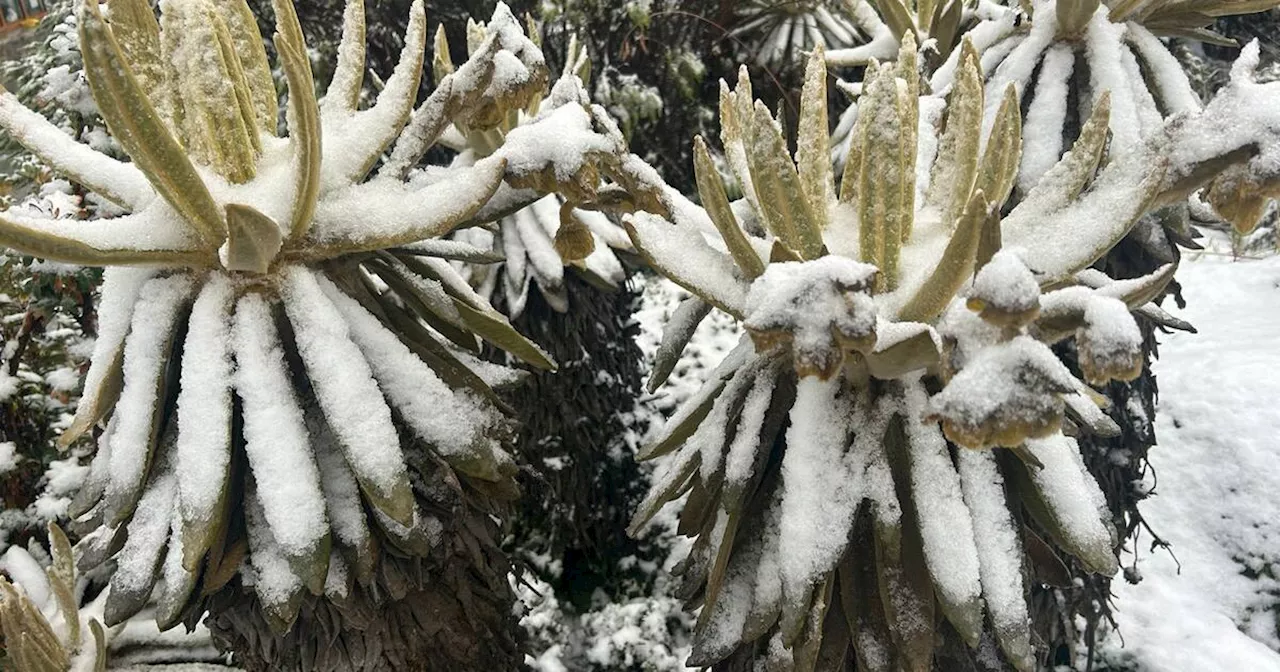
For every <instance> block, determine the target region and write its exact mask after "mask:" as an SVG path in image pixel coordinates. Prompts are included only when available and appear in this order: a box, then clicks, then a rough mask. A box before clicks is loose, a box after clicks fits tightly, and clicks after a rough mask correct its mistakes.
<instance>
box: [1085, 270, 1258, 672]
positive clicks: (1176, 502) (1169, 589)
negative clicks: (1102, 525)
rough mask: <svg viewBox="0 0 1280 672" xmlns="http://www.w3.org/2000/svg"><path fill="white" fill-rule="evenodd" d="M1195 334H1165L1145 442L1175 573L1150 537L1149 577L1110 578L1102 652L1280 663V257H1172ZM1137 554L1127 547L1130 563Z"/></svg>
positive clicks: (1157, 659) (1151, 660) (1182, 667)
mask: <svg viewBox="0 0 1280 672" xmlns="http://www.w3.org/2000/svg"><path fill="white" fill-rule="evenodd" d="M1178 280H1179V281H1180V282H1181V283H1182V284H1183V292H1184V294H1185V296H1186V299H1187V303H1188V305H1187V308H1186V310H1184V311H1180V312H1179V317H1182V318H1184V319H1187V320H1190V321H1191V322H1193V323H1194V324H1195V325H1196V327H1197V328H1198V329H1199V330H1200V333H1199V334H1183V333H1178V334H1174V335H1171V336H1164V337H1163V338H1162V339H1161V340H1162V341H1163V343H1162V344H1161V347H1160V359H1159V361H1158V362H1157V363H1156V364H1155V371H1156V374H1157V376H1158V380H1159V384H1160V407H1159V412H1158V415H1157V436H1158V437H1159V439H1160V445H1159V446H1157V447H1156V448H1154V449H1153V450H1152V451H1151V463H1152V465H1153V466H1154V468H1155V472H1156V476H1157V488H1156V496H1154V497H1152V498H1150V499H1148V500H1147V501H1146V502H1145V503H1143V505H1142V511H1143V513H1144V515H1145V516H1146V518H1147V520H1148V521H1149V522H1150V523H1151V525H1152V527H1153V528H1154V529H1155V530H1156V531H1157V533H1159V534H1160V535H1161V536H1162V537H1163V538H1164V539H1166V540H1167V541H1169V542H1170V543H1172V544H1173V552H1174V553H1175V554H1176V555H1177V558H1178V560H1179V561H1181V563H1182V571H1181V573H1180V574H1179V572H1178V566H1177V564H1176V563H1175V562H1174V560H1173V558H1172V557H1170V556H1169V554H1168V553H1166V552H1165V551H1163V550H1160V549H1157V550H1155V551H1154V552H1152V551H1150V550H1149V549H1150V544H1149V543H1147V542H1149V541H1150V538H1149V537H1145V536H1144V538H1143V540H1142V541H1140V542H1139V544H1138V546H1137V549H1136V552H1137V561H1138V569H1139V570H1140V571H1141V573H1142V575H1143V580H1142V582H1141V583H1139V584H1138V585H1136V586H1135V585H1129V584H1127V583H1126V582H1124V581H1117V582H1116V583H1115V584H1114V589H1115V592H1116V600H1115V606H1116V609H1115V611H1116V619H1117V621H1118V623H1119V626H1120V635H1122V636H1123V644H1124V648H1123V649H1121V648H1120V637H1118V636H1116V635H1114V634H1113V635H1112V636H1111V637H1110V638H1109V639H1108V640H1107V641H1106V643H1105V645H1104V647H1103V655H1104V656H1105V659H1106V660H1108V661H1110V662H1112V663H1113V664H1117V665H1123V666H1125V667H1126V668H1130V667H1136V668H1137V669H1139V670H1141V671H1142V672H1184V671H1186V670H1196V671H1197V672H1216V671H1222V672H1235V671H1237V670H1251V671H1254V672H1265V671H1275V670H1280V634H1278V633H1277V627H1276V625H1277V624H1276V613H1277V603H1280V582H1277V580H1276V579H1275V578H1260V579H1250V578H1248V576H1246V570H1248V572H1247V573H1248V575H1251V576H1256V575H1257V573H1261V574H1262V575H1263V576H1264V577H1265V576H1266V575H1267V574H1272V572H1274V570H1275V568H1276V563H1277V562H1278V561H1280V497H1277V496H1276V493H1277V491H1280V459H1277V458H1280V441H1277V439H1278V438H1280V408H1277V407H1276V405H1275V403H1274V400H1275V399H1276V398H1277V397H1278V396H1280V378H1277V377H1275V376H1274V375H1272V374H1273V371H1274V369H1275V367H1276V365H1277V364H1280V351H1277V349H1276V342H1277V340H1276V339H1277V334H1280V258H1277V257H1271V258H1268V259H1264V260H1239V261H1234V262H1233V261H1232V260H1231V259H1230V258H1229V257H1224V256H1217V255H1204V256H1203V257H1201V258H1199V259H1196V260H1194V261H1191V262H1190V263H1184V264H1183V267H1182V268H1181V269H1179V271H1178ZM1133 560H1134V558H1133V557H1132V556H1129V557H1127V558H1125V564H1126V565H1129V564H1132V562H1133Z"/></svg>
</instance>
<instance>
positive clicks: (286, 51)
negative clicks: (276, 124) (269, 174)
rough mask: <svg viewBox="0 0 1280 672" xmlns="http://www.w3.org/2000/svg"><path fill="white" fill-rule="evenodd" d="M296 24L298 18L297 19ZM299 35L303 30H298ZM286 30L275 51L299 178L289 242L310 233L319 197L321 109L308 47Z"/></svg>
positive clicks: (296, 181)
mask: <svg viewBox="0 0 1280 672" xmlns="http://www.w3.org/2000/svg"><path fill="white" fill-rule="evenodd" d="M294 20H295V21H296V20H297V17H296V16H295V17H294ZM298 30H299V31H300V30H301V29H298ZM287 35H288V32H286V29H285V28H284V27H282V28H281V32H279V33H276V50H277V51H278V52H279V53H280V61H281V63H282V64H283V66H284V72H285V78H286V79H287V80H288V82H289V144H290V145H291V146H292V147H293V151H294V161H295V164H296V170H297V174H296V177H295V180H294V188H295V190H296V191H295V192H294V198H293V216H292V218H291V220H290V223H289V236H288V240H289V242H294V241H298V240H301V239H302V238H303V237H304V236H306V235H307V231H308V230H310V227H311V220H312V217H313V216H314V215H315V211H316V200H317V198H319V195H320V157H321V153H322V150H321V147H320V109H319V106H318V104H317V103H316V92H315V89H314V88H313V84H312V81H311V64H310V63H309V62H308V61H307V57H306V56H305V55H304V54H305V53H306V52H305V47H304V46H303V45H301V44H295V43H293V42H291V41H290V40H289V38H288V37H287Z"/></svg>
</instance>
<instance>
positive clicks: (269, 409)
mask: <svg viewBox="0 0 1280 672" xmlns="http://www.w3.org/2000/svg"><path fill="white" fill-rule="evenodd" d="M272 312H273V311H272V308H271V306H270V305H269V304H268V303H267V301H266V299H264V298H263V297H262V296H261V295H260V294H257V293H249V294H246V295H244V296H243V297H241V298H240V299H239V301H237V302H236V310H235V317H234V322H233V325H232V339H233V343H234V344H235V356H236V372H235V379H234V380H235V391H236V394H237V395H238V396H239V397H240V399H241V400H242V401H243V402H244V403H243V415H244V439H245V453H246V454H247V455H248V457H249V466H250V468H251V469H252V472H253V478H254V482H255V483H256V484H257V488H258V497H259V499H260V500H261V506H262V512H263V516H264V518H265V521H266V525H267V526H268V527H269V530H270V531H269V532H268V534H269V535H270V536H271V537H273V538H274V540H275V541H276V542H278V543H279V545H280V550H281V553H282V554H283V556H284V557H285V558H286V559H287V561H288V564H289V567H290V568H291V571H292V572H293V573H294V574H295V575H296V576H297V577H298V578H299V579H301V580H302V581H303V582H304V583H305V584H307V585H310V586H314V585H315V584H316V582H319V584H320V585H321V586H323V583H324V578H325V568H326V566H327V564H328V561H329V534H328V533H329V525H328V521H327V520H326V518H325V505H324V494H323V493H322V492H321V489H320V474H319V471H318V469H317V468H316V463H315V458H314V456H313V455H312V452H311V445H310V438H309V436H308V435H307V428H306V425H305V424H304V422H303V415H302V408H301V406H300V405H299V403H298V399H297V396H296V394H295V392H294V389H293V382H292V380H291V379H290V376H289V368H288V365H287V364H286V362H285V357H284V351H283V347H284V346H285V344H283V343H281V339H280V335H279V333H278V332H277V329H276V323H275V316H274V315H273V314H272ZM342 368H345V367H331V369H330V370H332V371H336V370H338V369H342ZM253 534H254V533H253V531H252V529H251V530H250V539H251V540H252V538H253ZM255 555H256V550H255ZM255 564H256V563H255Z"/></svg>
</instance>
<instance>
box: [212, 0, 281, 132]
mask: <svg viewBox="0 0 1280 672" xmlns="http://www.w3.org/2000/svg"><path fill="white" fill-rule="evenodd" d="M216 4H217V6H218V9H219V10H220V11H219V14H220V15H221V16H222V20H223V21H225V22H226V24H227V30H228V31H230V33H231V41H232V43H233V44H235V51H236V55H237V56H239V57H240V65H241V66H242V67H243V68H244V73H245V80H246V81H247V82H248V83H249V92H250V94H251V97H252V99H253V109H254V112H255V118H256V119H257V127H258V130H259V131H260V132H262V133H266V134H268V135H272V136H274V135H276V133H277V128H276V124H277V120H276V117H277V115H278V113H279V107H280V104H279V97H278V96H277V94H276V82H275V78H274V77H272V76H271V64H270V63H268V62H267V50H266V48H265V47H264V46H263V44H262V33H260V32H259V31H258V21H257V19H256V18H255V17H254V15H253V10H252V9H250V8H249V3H248V2H246V0H218V2H217V3H216Z"/></svg>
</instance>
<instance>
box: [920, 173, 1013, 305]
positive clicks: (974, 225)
mask: <svg viewBox="0 0 1280 672" xmlns="http://www.w3.org/2000/svg"><path fill="white" fill-rule="evenodd" d="M992 207H993V206H992V205H991V204H990V203H988V202H987V199H986V196H985V194H983V192H982V191H981V190H978V191H975V192H973V197H972V198H970V199H969V204H968V206H967V207H966V208H965V211H964V213H963V214H962V215H961V217H960V220H959V221H958V222H956V226H955V230H954V231H953V232H952V234H951V240H950V241H949V242H948V243H947V249H946V250H945V251H944V252H943V253H942V258H941V259H939V260H938V261H937V262H936V264H935V266H934V269H933V272H932V273H930V274H929V279H928V280H925V281H924V284H923V285H921V286H920V289H918V290H916V293H915V294H914V295H913V296H912V297H911V300H910V301H908V302H907V305H905V306H903V308H902V310H900V311H898V316H897V319H898V320H901V321H910V322H932V321H933V319H934V318H936V317H937V316H938V315H941V314H942V311H943V310H945V309H946V307H947V306H948V305H950V303H951V301H952V299H954V298H955V296H956V292H958V291H960V288H961V287H963V286H964V283H965V282H966V281H967V280H968V279H969V278H970V277H971V276H972V275H973V272H974V263H975V258H976V255H977V252H978V242H979V240H980V239H981V237H982V230H983V224H984V223H985V222H986V221H987V218H988V214H989V211H990V209H991V208H992Z"/></svg>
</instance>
